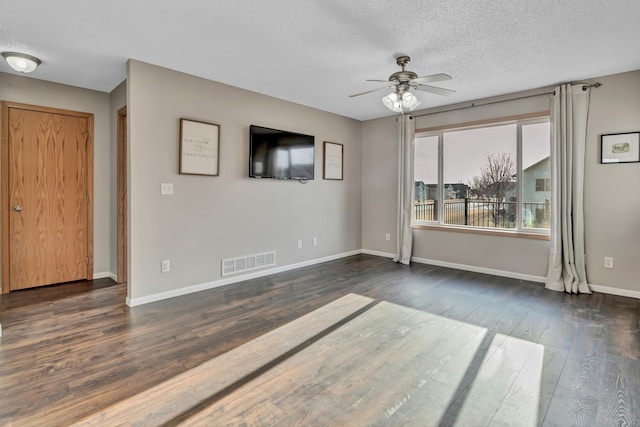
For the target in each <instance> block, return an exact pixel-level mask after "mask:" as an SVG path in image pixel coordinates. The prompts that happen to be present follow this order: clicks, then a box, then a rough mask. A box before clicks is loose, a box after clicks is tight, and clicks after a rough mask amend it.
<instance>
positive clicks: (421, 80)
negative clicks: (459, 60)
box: [411, 73, 451, 85]
mask: <svg viewBox="0 0 640 427" xmlns="http://www.w3.org/2000/svg"><path fill="white" fill-rule="evenodd" d="M444 80H451V76H450V75H449V74H444V73H440V74H432V75H430V76H424V77H418V78H416V79H413V80H411V83H417V84H419V85H422V84H425V83H433V82H442V81H444Z"/></svg>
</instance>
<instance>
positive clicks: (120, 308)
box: [0, 255, 640, 426]
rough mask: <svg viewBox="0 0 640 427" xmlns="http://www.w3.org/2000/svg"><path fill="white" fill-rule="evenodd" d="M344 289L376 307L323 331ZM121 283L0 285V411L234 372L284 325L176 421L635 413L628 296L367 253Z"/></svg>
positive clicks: (98, 405) (535, 418) (483, 419)
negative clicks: (170, 282)
mask: <svg viewBox="0 0 640 427" xmlns="http://www.w3.org/2000/svg"><path fill="white" fill-rule="evenodd" d="M347 294H355V295H356V297H358V298H362V297H366V298H363V301H365V300H366V301H365V302H367V301H370V300H368V299H367V298H370V299H371V300H373V304H371V306H368V305H367V309H366V310H364V311H362V312H355V314H353V315H352V316H351V317H349V316H347V317H345V318H344V322H343V323H341V324H339V325H338V326H339V327H337V329H336V328H334V329H335V330H330V328H329V324H327V325H323V324H322V322H321V321H318V320H317V319H319V318H323V317H317V316H318V313H321V311H318V312H314V311H315V310H318V309H320V310H327V309H328V308H331V307H333V306H335V304H336V303H337V302H336V300H339V299H340V298H342V297H344V296H345V295H347ZM125 296H126V285H116V284H114V283H113V282H112V281H111V280H108V279H102V280H95V281H92V282H82V283H73V284H65V285H59V286H52V287H46V288H39V289H31V290H25V291H18V292H13V293H11V294H8V295H2V296H0V323H1V324H2V327H3V335H4V336H3V337H2V338H0V425H20V426H21V425H46V426H52V425H54V426H55V425H69V424H71V423H74V422H77V421H79V420H82V419H83V418H84V417H87V416H89V415H91V414H94V413H96V412H99V411H103V410H107V411H108V410H109V408H112V407H114V405H116V406H117V405H118V402H122V401H125V400H126V399H131V398H132V396H135V395H138V394H140V393H145V392H147V393H148V392H149V390H150V389H152V388H158V387H163V386H164V385H166V384H167V381H172V379H175V378H176V377H177V376H180V375H182V376H188V375H189V374H190V373H193V372H196V371H195V370H197V369H204V368H205V367H207V366H216V367H217V368H216V369H219V370H221V372H224V371H225V369H224V368H225V367H226V366H228V367H229V369H228V370H229V371H231V370H232V368H233V369H237V368H238V366H236V362H235V361H237V360H238V359H233V358H232V356H233V357H246V355H244V356H242V355H243V353H244V351H245V349H247V348H253V349H254V351H255V348H257V347H256V346H259V344H260V343H261V342H262V343H263V347H266V348H274V349H275V348H276V347H278V346H279V345H280V344H279V342H282V345H284V342H285V341H287V342H288V341H290V340H289V339H285V338H282V337H283V335H282V334H283V333H284V332H282V331H290V332H288V333H290V334H291V336H292V339H293V337H297V338H296V339H297V340H299V341H300V343H299V344H295V343H294V344H295V345H294V344H291V345H292V346H293V347H291V348H292V350H288V351H286V352H285V353H283V354H284V356H279V357H276V358H275V359H273V360H272V362H271V363H270V364H267V365H268V368H269V369H263V371H259V372H258V371H251V370H250V371H249V372H246V373H244V374H243V376H242V378H244V379H243V381H242V382H240V383H238V382H235V383H233V384H231V386H229V387H227V388H225V389H224V390H223V392H220V393H218V394H216V395H215V396H213V397H210V398H209V400H208V401H207V402H206V403H207V405H205V406H203V412H202V413H201V414H196V416H195V418H189V419H187V418H188V417H186V415H185V418H184V421H185V423H184V424H187V425H197V424H198V422H196V421H197V420H200V421H201V424H200V425H219V424H218V422H220V423H224V424H227V423H229V424H231V425H239V424H242V423H246V424H250V425H251V424H258V425H259V424H262V425H271V424H276V423H277V424H278V425H418V426H424V425H465V426H470V425H471V426H475V425H478V426H480V425H544V426H571V425H578V426H636V425H640V305H639V303H638V300H635V299H631V298H624V297H617V296H612V295H604V294H593V295H568V294H562V293H557V292H552V291H547V290H545V289H544V288H543V286H542V285H541V284H538V283H529V282H523V281H519V280H514V279H507V278H501V277H495V276H488V275H483V274H477V273H471V272H464V271H459V270H451V269H446V268H441V267H435V266H428V265H421V264H413V265H412V266H411V267H406V266H402V265H397V264H394V263H393V262H391V261H390V260H388V259H385V258H379V257H374V256H368V255H358V256H353V257H349V258H345V259H341V260H337V261H332V262H328V263H324V264H319V265H315V266H311V267H306V268H302V269H298V270H295V271H290V272H285V273H280V274H276V275H271V276H268V277H263V278H259V279H254V280H250V281H246V282H242V283H238V284H234V285H230V286H226V287H221V288H217V289H212V290H209V291H204V292H200V293H197V294H191V295H186V296H183V297H178V298H174V299H171V300H165V301H160V302H157V303H153V304H148V305H144V306H140V307H135V308H131V309H129V308H128V307H126V306H125V304H124V299H125ZM365 302H363V304H365ZM367 304H368V302H367ZM312 312H313V313H312ZM309 313H311V315H310V316H316V318H315V319H316V320H313V322H312V323H309V324H307V325H305V324H304V323H302V322H304V321H307V322H308V321H309V320H308V319H309V317H308V316H305V315H308V314H309ZM303 316H304V317H303ZM305 319H306V320H305ZM289 322H293V323H289ZM286 324H287V326H285V327H284V328H281V327H283V326H284V325H286ZM309 325H315V327H317V328H319V329H320V330H322V329H323V328H324V329H326V330H327V332H326V333H324V334H320V335H321V337H320V335H318V334H316V335H313V337H315V338H313V337H311V338H310V337H308V336H306V335H305V334H307V333H308V334H311V332H310V330H311V329H313V328H311V326H309ZM421 325H431V327H430V328H426V327H425V328H421ZM325 326H326V327H325ZM276 328H281V329H280V330H278V331H276ZM367 331H368V332H367ZM372 331H373V332H372ZM376 331H377V332H378V333H376ZM329 332H330V333H329ZM278 334H280V335H278ZM371 336H377V338H376V340H372V339H370V337H371ZM269 337H271V339H272V341H271V342H270V344H268V345H266V344H264V342H265V340H266V339H267V338H269ZM274 337H275V338H274ZM278 337H280V338H278ZM380 337H383V338H380ZM296 342H297V341H296ZM336 351H337V353H332V352H336ZM274 354H275V353H274ZM234 355H235V356H234ZM214 358H215V359H214ZM212 359H213V360H212ZM234 360H235V361H234ZM208 364H209V365H208ZM245 365H246V366H249V363H248V362H246V361H245V362H243V363H241V364H240V366H245ZM261 366H262V365H261ZM247 369H248V368H247ZM258 374H259V375H258ZM310 375H313V378H311V377H310ZM416 381H418V382H416ZM307 383H308V384H312V385H313V387H311V386H307ZM416 384H417V385H416ZM225 390H226V391H225ZM277 390H280V391H279V393H280V394H278V393H277V392H276V391H277ZM287 390H288V391H287ZM292 390H295V393H294V392H293V391H292ZM270 393H272V394H271V395H270ZM292 396H293V397H292ZM294 397H295V399H294ZM241 403H242V404H241ZM243 405H249V406H250V407H244V406H243ZM231 407H233V408H234V411H235V412H233V413H232V412H227V413H225V414H224V415H225V417H226V418H225V417H223V416H222V415H220V414H221V412H220V411H221V408H231ZM256 408H257V409H256ZM204 409H206V410H204ZM132 410H133V409H132ZM250 410H252V411H253V412H250ZM258 410H260V411H262V412H260V414H262V415H265V414H266V415H265V417H266V418H265V417H262V416H261V417H256V416H254V415H255V411H258ZM248 411H249V412H248ZM223 412H224V411H223ZM250 413H251V414H254V415H251V416H250V415H249V414H250ZM191 415H193V414H191ZM214 415H215V416H214ZM245 415H246V418H243V417H245ZM267 415H268V416H267ZM212 417H213V418H212ZM189 420H191V421H189ZM194 420H196V421H194ZM178 421H179V420H177V419H176V420H174V421H172V422H170V423H164V424H165V425H177V424H179V422H178ZM187 421H188V422H187ZM103 425H109V424H108V423H107V424H103Z"/></svg>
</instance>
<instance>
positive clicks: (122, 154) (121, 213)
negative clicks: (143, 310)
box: [116, 107, 128, 283]
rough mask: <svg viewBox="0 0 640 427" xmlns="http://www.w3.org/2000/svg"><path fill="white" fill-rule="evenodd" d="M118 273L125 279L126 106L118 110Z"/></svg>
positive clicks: (119, 278)
mask: <svg viewBox="0 0 640 427" xmlns="http://www.w3.org/2000/svg"><path fill="white" fill-rule="evenodd" d="M117 151H118V166H117V168H118V206H117V208H118V234H117V244H118V275H117V280H116V281H117V282H118V283H123V282H126V281H127V246H128V245H127V107H122V108H121V109H120V110H118V150H117Z"/></svg>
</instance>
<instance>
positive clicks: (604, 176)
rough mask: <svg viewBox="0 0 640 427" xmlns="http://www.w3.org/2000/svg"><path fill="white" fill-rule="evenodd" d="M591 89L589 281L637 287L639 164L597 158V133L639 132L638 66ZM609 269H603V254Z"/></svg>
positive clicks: (587, 188)
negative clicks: (611, 261)
mask: <svg viewBox="0 0 640 427" xmlns="http://www.w3.org/2000/svg"><path fill="white" fill-rule="evenodd" d="M597 80H598V81H599V82H601V83H602V86H601V87H600V88H598V89H593V90H592V91H591V109H590V111H589V124H588V126H587V155H586V162H585V163H586V166H585V197H584V198H585V229H586V235H585V244H586V252H587V277H588V279H589V283H592V284H596V285H601V286H608V287H613V288H620V289H629V290H634V291H640V163H627V164H618V165H616V164H605V165H602V164H600V163H599V161H600V135H601V134H607V133H619V132H636V131H640V70H638V71H633V72H630V73H623V74H615V75H611V76H607V77H602V78H598V79H597ZM605 256H612V257H614V268H613V269H605V268H604V257H605Z"/></svg>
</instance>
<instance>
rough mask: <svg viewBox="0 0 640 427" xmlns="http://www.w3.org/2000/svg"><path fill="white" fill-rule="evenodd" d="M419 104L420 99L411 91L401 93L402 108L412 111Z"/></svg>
mask: <svg viewBox="0 0 640 427" xmlns="http://www.w3.org/2000/svg"><path fill="white" fill-rule="evenodd" d="M420 104H422V101H420V100H419V99H418V97H417V96H415V95H414V94H412V93H411V92H408V91H407V92H405V93H403V94H402V108H404V109H405V110H409V111H413V110H415V109H416V108H418V106H419V105H420Z"/></svg>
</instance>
